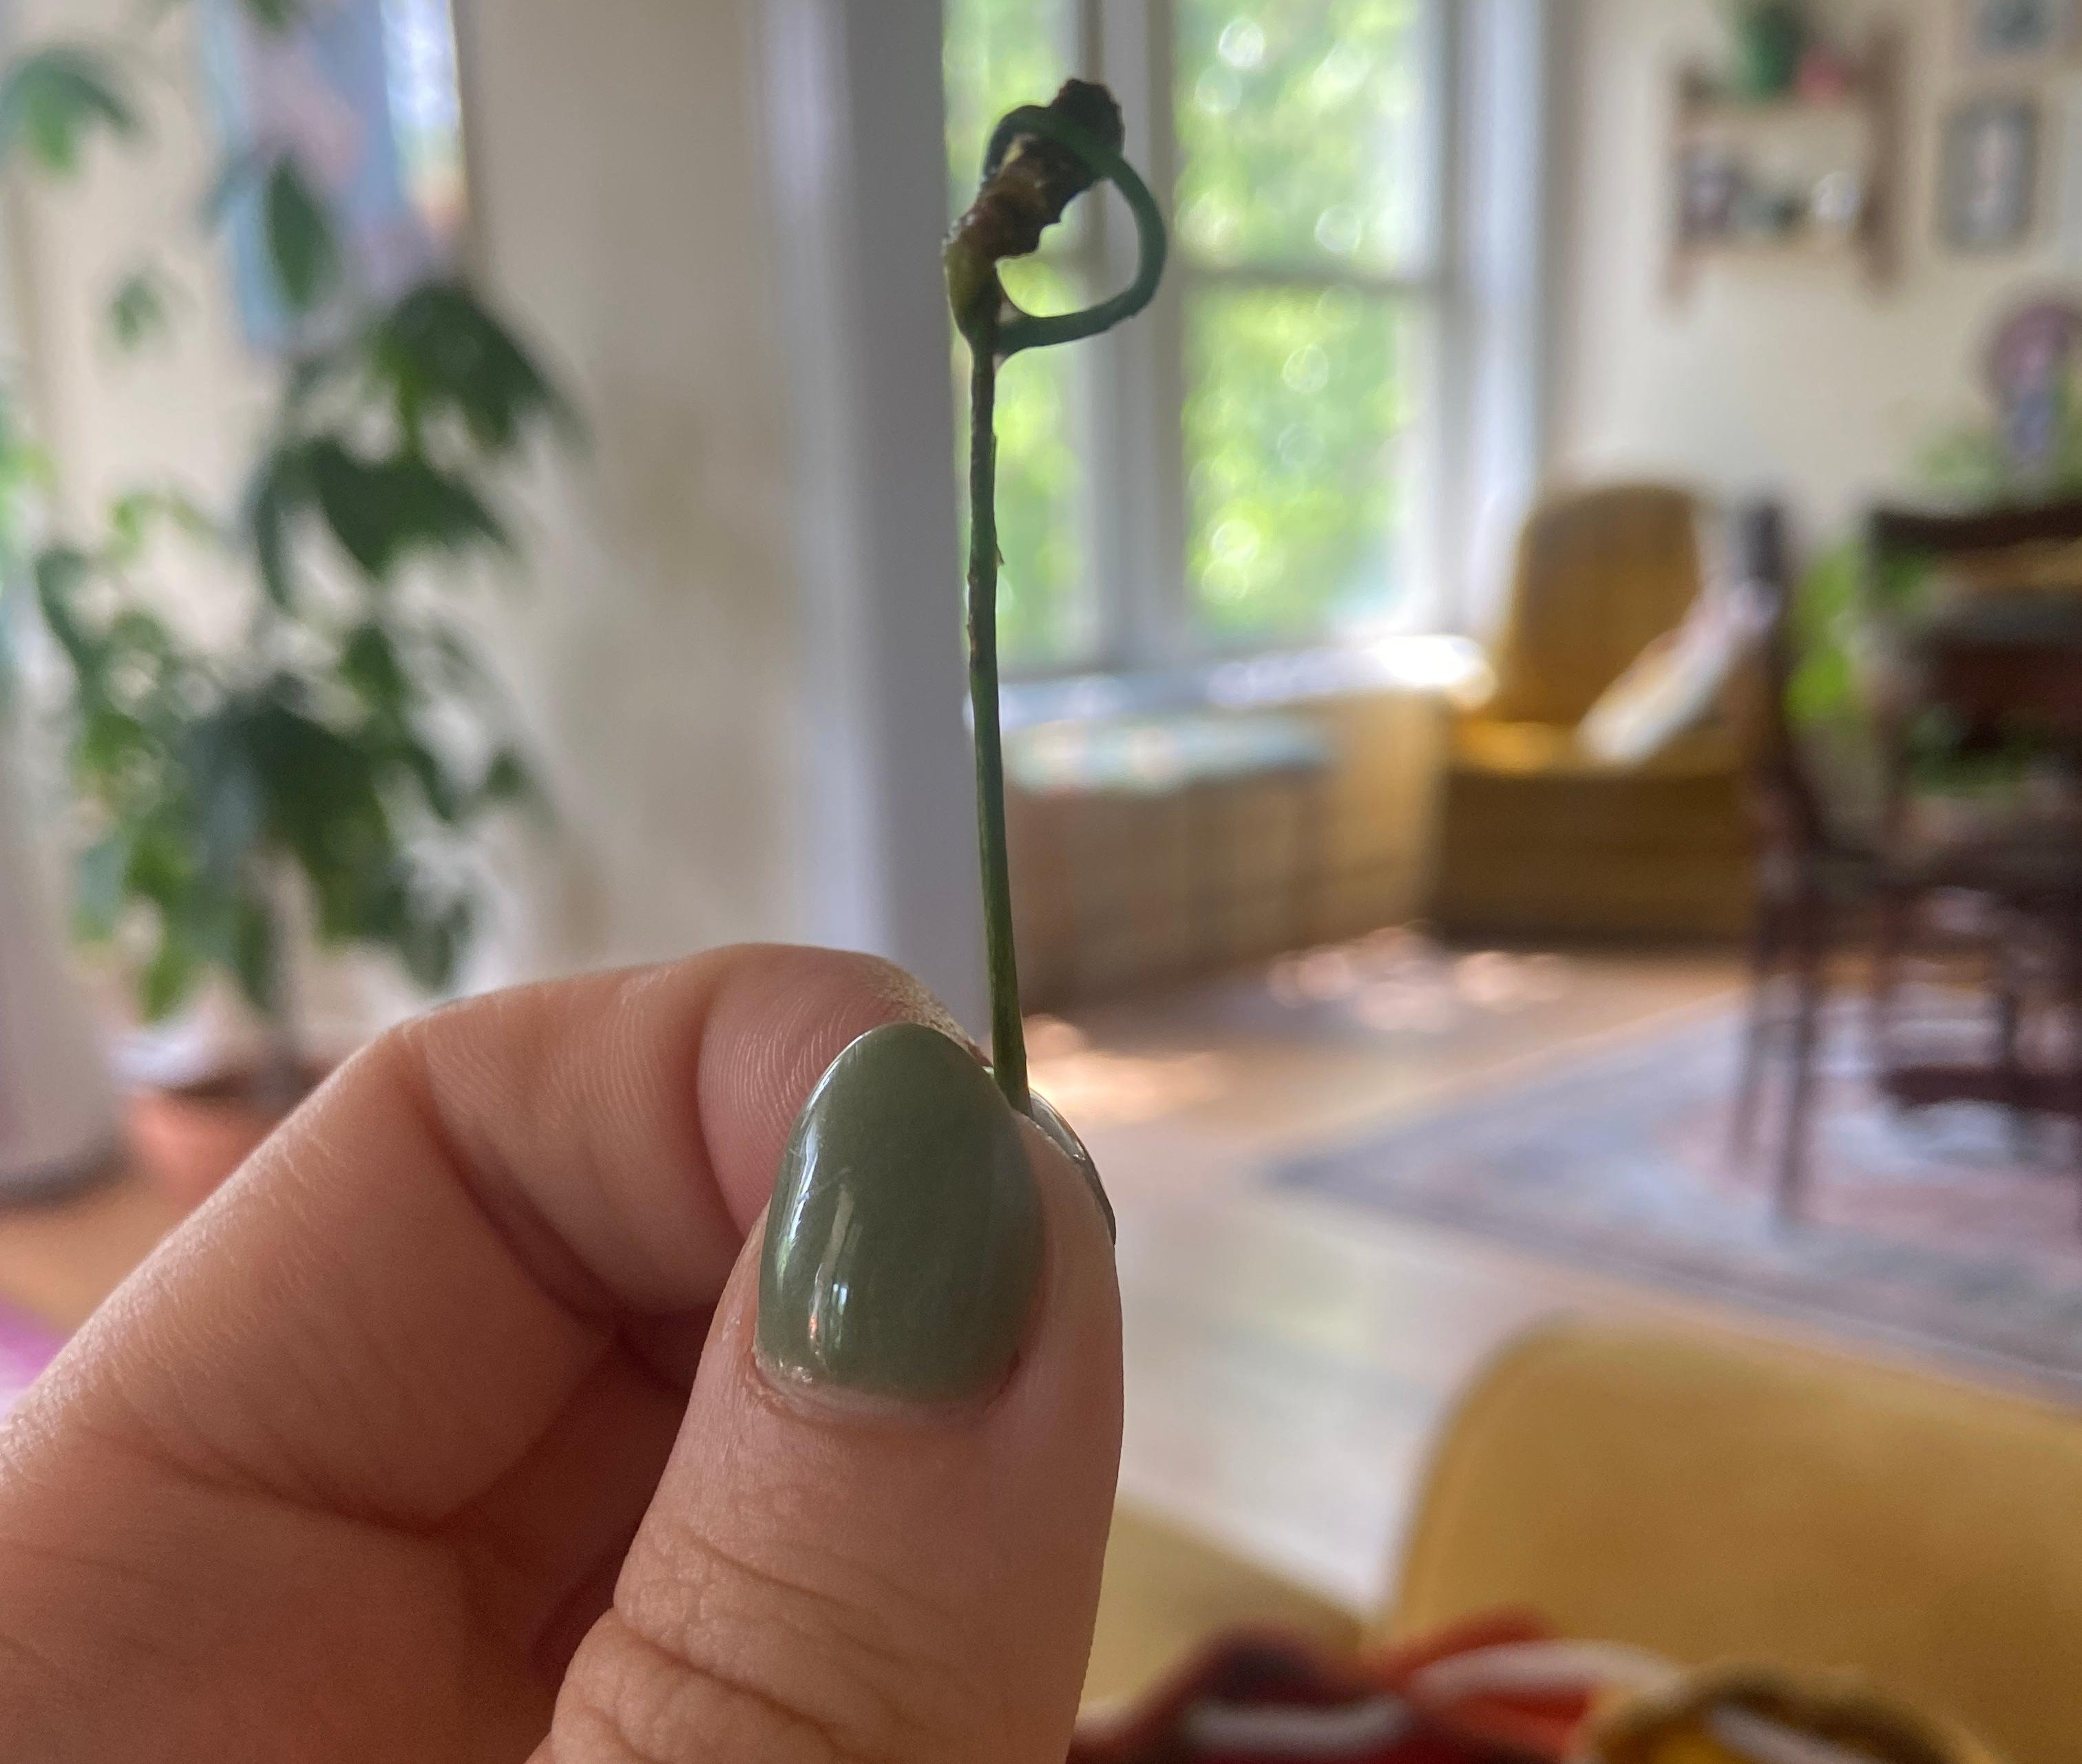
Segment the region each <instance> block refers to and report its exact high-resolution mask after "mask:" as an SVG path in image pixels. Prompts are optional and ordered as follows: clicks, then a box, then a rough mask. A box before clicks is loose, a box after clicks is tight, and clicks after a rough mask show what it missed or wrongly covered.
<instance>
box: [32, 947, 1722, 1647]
mask: <svg viewBox="0 0 2082 1764" xmlns="http://www.w3.org/2000/svg"><path fill="white" fill-rule="evenodd" d="M1736 984H1737V976H1736V973H1735V970H1734V966H1733V964H1731V963H1730V962H1728V961H1725V960H1714V959H1709V958H1699V957H1692V958H1685V957H1669V956H1663V957H1640V958H1621V957H1570V958H1566V959H1564V958H1556V957H1525V956H1511V957H1505V956H1462V957H1457V958H1449V957H1446V956H1440V955H1439V954H1437V953H1436V952H1431V951H1430V950H1428V949H1427V948H1426V947H1424V946H1422V945H1421V944H1418V943H1415V942H1414V940H1408V939H1393V938H1385V939H1379V940H1376V943H1374V944H1373V945H1372V946H1371V947H1365V948H1360V949H1357V950H1347V951H1333V952H1323V953H1321V954H1318V955H1317V956H1313V957H1310V958H1308V959H1307V960H1303V961H1298V962H1297V961H1288V962H1286V963H1283V964H1279V965H1278V966H1277V967H1276V968H1275V969H1271V970H1268V971H1265V972H1261V973H1252V974H1248V975H1243V976H1239V977H1235V978H1233V979H1230V980H1227V981H1220V982H1216V983H1212V984H1208V985H1202V986H1199V987H1196V988H1194V989H1191V990H1184V991H1180V992H1177V993H1174V994H1169V995H1166V996H1164V997H1161V998H1144V999H1139V1000H1136V1001H1134V1002H1128V1003H1125V1004H1122V1005H1119V1006H1113V1007H1109V1008H1106V1009H1102V1010H1094V1011H1089V1012H1088V1013H1085V1014H1083V1015H1081V1016H1080V1017H1079V1018H1078V1019H1077V1021H1076V1022H1075V1023H1064V1022H1059V1021H1042V1022H1039V1023H1036V1024H1035V1028H1034V1052H1035V1082H1036V1084H1037V1086H1038V1087H1039V1088H1040V1089H1042V1090H1043V1091H1045V1092H1047V1094H1048V1095H1051V1096H1052V1098H1053V1099H1055V1100H1056V1102H1057V1103H1058V1104H1060V1106H1061V1107H1063V1108H1064V1111H1065V1112H1066V1113H1068V1115H1069V1116H1071V1118H1072V1119H1073V1120H1076V1121H1077V1124H1078V1125H1079V1126H1080V1128H1081V1129H1082V1130H1083V1132H1084V1133H1085V1137H1087V1139H1088V1141H1089V1143H1090V1145H1091V1146H1092V1149H1093V1150H1094V1154H1095V1155H1096V1156H1097V1158H1098V1161H1099V1163H1100V1167H1101V1168H1102V1171H1104V1172H1105V1175H1106V1180H1107V1183H1108V1185H1109V1187H1110V1188H1111V1192H1112V1195H1113V1197H1114V1200H1115V1204H1116V1205H1117V1207H1118V1209H1119V1214H1120V1222H1121V1240H1120V1267H1121V1281H1122V1289H1123V1299H1124V1302H1125V1306H1126V1312H1127V1379H1128V1393H1127V1394H1128V1407H1127V1441H1126V1450H1125V1454H1124V1458H1123V1466H1122V1491H1123V1497H1124V1498H1125V1499H1127V1500H1130V1501H1132V1502H1135V1503H1137V1504H1141V1505H1144V1506H1145V1507H1148V1508H1152V1509H1157V1510H1158V1511H1160V1512H1161V1513H1164V1514H1165V1515H1168V1516H1169V1517H1172V1518H1174V1519H1175V1520H1178V1521H1182V1522H1184V1523H1185V1524H1186V1525H1187V1526H1190V1527H1191V1528H1193V1529H1195V1530H1199V1531H1201V1532H1203V1533H1204V1534H1207V1535H1209V1536H1211V1537H1212V1538H1215V1539H1216V1540H1218V1541H1220V1542H1223V1543H1224V1544H1226V1545H1228V1546H1229V1547H1231V1548H1233V1549H1234V1550H1236V1551H1238V1552H1240V1553H1241V1554H1244V1555H1247V1556H1250V1557H1251V1558H1253V1559H1256V1560H1258V1561H1259V1562H1260V1563H1262V1564H1264V1565H1266V1566H1267V1567H1271V1568H1276V1569H1278V1570H1280V1571H1282V1572H1284V1573H1286V1574H1288V1575H1289V1576H1292V1577H1293V1578H1295V1579H1297V1580H1300V1581H1301V1582H1303V1583H1304V1584H1305V1585H1309V1586H1312V1587H1313V1588H1315V1589H1317V1590H1319V1591H1321V1592H1324V1593H1328V1594H1330V1595H1331V1596H1332V1597H1335V1598H1338V1599H1339V1600H1341V1601H1342V1602H1346V1603H1347V1604H1349V1605H1351V1606H1352V1607H1354V1608H1355V1609H1357V1610H1366V1609H1369V1608H1372V1607H1373V1606H1376V1605H1377V1604H1378V1603H1379V1602H1380V1600H1381V1599H1382V1597H1384V1593H1385V1592H1386V1590H1387V1589H1388V1586H1389V1582H1390V1579H1391V1576H1392V1575H1393V1564H1394V1559H1395V1554H1396V1547H1397V1538H1398V1534H1399V1528H1400V1526H1401V1524H1402V1522H1403V1521H1404V1517H1405V1515H1406V1513H1408V1511H1409V1510H1410V1500H1411V1497H1412V1495H1413V1492H1414V1488H1415V1487H1416V1483H1417V1481H1418V1477H1419V1476H1420V1475H1421V1472H1422V1465H1423V1461H1424V1454H1425V1452H1426V1450H1427V1445H1428V1443H1429V1441H1430V1439H1431V1435H1432V1433H1433V1431H1434V1429H1435V1426H1436V1424H1437V1423H1438V1421H1439V1417H1440V1416H1441V1414H1442V1413H1443V1411H1444V1409H1445V1407H1446V1405H1447V1404H1448V1403H1449V1402H1450V1401H1451V1400H1452V1396H1453V1395H1454V1393H1455V1392H1456V1391H1457V1390H1458V1389H1459V1388H1460V1386H1462V1385H1463V1384H1464V1383H1465V1381H1466V1380H1467V1379H1468V1378H1469V1375H1470V1374H1472V1373H1473V1371H1474V1370H1475V1369H1477V1367H1478V1366H1479V1365H1481V1362H1482V1361H1483V1360H1484V1359H1485V1358H1486V1357H1488V1356H1489V1355H1490V1354H1491V1353H1494V1351H1495V1350H1496V1348H1498V1346H1500V1345H1501V1344H1502V1343H1504V1342H1505V1341H1506V1340H1509V1339H1510V1338H1511V1337H1512V1336H1515V1335H1516V1334H1517V1333H1519V1331H1522V1330H1524V1329H1525V1328H1527V1327H1529V1326H1531V1325H1532V1324H1534V1323H1537V1322H1539V1321H1540V1320H1541V1319H1545V1318H1549V1317H1553V1316H1555V1315H1559V1314H1567V1313H1575V1314H1583V1313H1594V1314H1599V1315H1663V1316H1669V1315H1679V1316H1683V1317H1689V1318H1693V1319H1710V1320H1712V1321H1714V1322H1717V1323H1727V1322H1730V1321H1734V1322H1736V1323H1739V1324H1740V1325H1741V1326H1743V1327H1763V1326H1760V1325H1759V1324H1758V1323H1757V1322H1756V1320H1755V1319H1754V1318H1742V1319H1734V1318H1730V1316H1728V1315H1726V1314H1718V1313H1716V1312H1714V1311H1713V1310H1711V1309H1709V1307H1707V1306H1703V1305H1701V1304H1699V1303H1697V1302H1692V1301H1688V1300H1681V1299H1678V1298H1673V1297H1671V1296H1669V1295H1659V1294H1658V1293H1654V1292H1651V1291H1648V1290H1646V1289H1637V1288H1634V1287H1631V1286H1629V1285H1624V1284H1622V1283H1620V1282H1618V1281H1613V1280H1611V1279H1609V1278H1607V1277H1603V1276H1599V1275H1595V1274H1592V1273H1589V1272H1583V1271H1582V1270H1579V1269H1574V1268H1569V1267H1566V1266H1564V1265H1561V1264H1548V1263H1545V1262H1542V1261H1540V1260H1536V1259H1534V1258H1531V1257H1528V1256H1526V1255H1521V1254H1518V1253H1515V1252H1513V1251H1506V1250H1503V1249H1501V1248H1495V1247H1490V1246H1487V1245H1485V1244H1482V1243H1477V1242H1476V1241H1474V1240H1473V1239H1467V1238H1464V1237H1460V1236H1458V1235H1456V1234H1450V1233H1447V1232H1443V1231H1437V1230H1431V1229H1427V1228H1423V1227H1419V1226H1402V1225H1398V1224H1396V1223H1393V1222H1384V1221H1382V1220H1380V1219H1378V1218H1375V1217H1370V1216H1368V1215H1363V1214H1360V1213H1354V1212H1351V1211H1349V1210H1347V1209H1338V1208H1335V1207H1333V1206H1330V1205H1327V1204H1325V1203H1323V1202H1321V1201H1313V1200H1309V1199H1307V1198H1304V1197H1300V1196H1292V1195H1286V1194H1282V1193H1280V1192H1276V1191H1273V1190H1271V1189H1269V1188H1267V1187H1266V1185H1265V1184H1264V1183H1263V1182H1262V1172H1263V1171H1264V1170H1265V1168H1266V1166H1267V1164H1268V1163H1270V1162H1271V1161H1272V1160H1274V1159H1275V1158H1277V1157H1278V1156H1279V1154H1281V1153H1282V1152H1283V1151H1284V1150H1288V1149H1290V1148H1292V1149H1300V1148H1304V1147H1307V1146H1313V1145H1317V1144H1320V1143H1321V1142H1323V1141H1324V1140H1325V1139H1326V1138H1329V1137H1334V1136H1335V1135H1337V1134H1339V1133H1345V1132H1350V1131H1353V1130H1355V1129H1359V1127H1361V1126H1363V1125H1366V1124H1368V1123H1372V1122H1376V1121H1379V1120H1384V1119H1385V1118H1387V1117H1389V1116H1393V1115H1394V1114H1396V1113H1397V1112H1401V1111H1406V1110H1414V1109H1421V1108H1427V1107H1431V1106H1434V1105H1435V1104H1439V1103H1440V1102H1442V1101H1443V1100H1445V1099H1448V1098H1451V1097H1453V1096H1455V1095H1463V1094H1466V1093H1469V1092H1472V1091H1480V1090H1481V1089H1483V1088H1485V1087H1490V1086H1494V1085H1498V1084H1499V1083H1501V1082H1505V1081H1507V1079H1509V1078H1511V1076H1512V1075H1513V1074H1516V1073H1519V1072H1524V1071H1528V1070H1533V1069H1535V1068H1536V1067H1537V1066H1539V1065H1540V1064H1541V1063H1543V1062H1545V1061H1551V1060H1553V1059H1556V1058H1557V1057H1567V1056H1569V1055H1570V1054H1571V1053H1577V1052H1580V1051H1581V1050H1582V1049H1583V1047H1584V1046H1585V1044H1587V1043H1591V1042H1593V1041H1595V1040H1597V1039H1598V1038H1600V1037H1604V1036H1616V1035H1625V1034H1630V1033H1633V1032H1637V1031H1638V1030H1639V1028H1641V1027H1642V1025H1644V1024H1649V1023H1654V1021H1655V1020H1657V1019H1659V1018H1665V1017H1667V1018H1670V1019H1673V1020H1674V1019H1681V1018H1682V1017H1684V1016H1685V1015H1689V1014H1691V1013H1694V1012H1696V1011H1701V1010H1702V1009H1707V1008H1711V1007H1712V1005H1713V1002H1714V1001H1716V1000H1717V999H1720V998H1724V997H1725V996H1726V994H1728V993H1729V992H1730V990H1733V989H1734V986H1735V985H1736ZM176 1217H177V1212H176V1209H175V1207H174V1206H173V1205H172V1204H171V1202H170V1201H166V1199H164V1198H163V1197H162V1196H159V1195H158V1194H157V1193H156V1192H154V1190H153V1189H152V1188H150V1186H149V1185H147V1184H144V1183H142V1182H141V1181H139V1180H136V1179H134V1178H129V1179H125V1180H120V1181H118V1182H116V1183H114V1184H111V1185H109V1186H107V1187H106V1188H103V1189H101V1190H99V1192H95V1194H92V1195H91V1196H87V1197H86V1198H85V1199H84V1200H82V1201H76V1202H74V1203H71V1204H70V1205H67V1206H65V1207H61V1208H57V1209H30V1210H17V1211H14V1212H11V1213H0V1296H4V1297H6V1298H8V1299H11V1300H12V1301H14V1302H17V1303H20V1304H24V1305H27V1306H29V1307H30V1308H31V1309H32V1310H36V1311H38V1312H40V1314H42V1315H44V1316H46V1317H48V1319H51V1320H52V1321H53V1322H55V1323H59V1324H61V1325H63V1326H65V1327H70V1326H72V1325H74V1324H76V1323H78V1322H79V1321H80V1320H81V1319H82V1318H83V1317H84V1316H85V1315H86V1313H87V1312H88V1311H89V1310H91V1308H92V1307H93V1306H94V1305H95V1304H96V1303H97V1302H99V1300H100V1298H102V1297H103V1296H104V1295H105V1294H106V1293H107V1292H108V1291H109V1290H110V1289H112V1287H113V1286H114V1285H115V1284H116V1282H117V1281H120V1279H121V1278H122V1277H123V1276H124V1273H125V1272H127V1271H128V1270H129V1268H131V1267H132V1266H133V1265H134V1264H136V1263H137V1261H138V1260H140V1259H141V1257H142V1256H143V1255H145V1253H146V1251H149V1250H150V1247H151V1246H152V1245H153V1243H155V1242H156V1241H157V1240H158V1238H159V1236H160V1235H161V1234H162V1233H164V1232H165V1231H166V1230H168V1229H170V1228H171V1226H172V1225H173V1224H174V1223H175V1221H176Z"/></svg>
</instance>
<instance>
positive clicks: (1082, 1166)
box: [1034, 1091, 1120, 1243]
mask: <svg viewBox="0 0 2082 1764" xmlns="http://www.w3.org/2000/svg"><path fill="white" fill-rule="evenodd" d="M1034 1125H1035V1126H1036V1127H1038V1128H1039V1129H1041V1131H1042V1132H1043V1133H1046V1134H1047V1136H1048V1137H1049V1139H1050V1140H1051V1141H1052V1142H1053V1143H1054V1144H1055V1146H1056V1149H1057V1150H1060V1152H1061V1153H1062V1154H1063V1155H1064V1157H1066V1158H1068V1159H1069V1160H1070V1162H1071V1163H1073V1164H1075V1165H1076V1166H1077V1174H1078V1175H1081V1176H1082V1177H1083V1178H1084V1179H1085V1187H1086V1188H1089V1189H1090V1190H1091V1191H1092V1198H1093V1200H1094V1201H1097V1202H1098V1208H1099V1212H1100V1213H1101V1215H1102V1217H1104V1218H1105V1220H1106V1236H1107V1237H1108V1238H1109V1239H1111V1240H1112V1241H1113V1242H1114V1243H1119V1241H1120V1225H1119V1221H1117V1220H1116V1219H1115V1217H1114V1216H1113V1202H1112V1201H1111V1199H1110V1198H1108V1196H1107V1194H1106V1184H1104V1183H1103V1182H1102V1181H1100V1180H1099V1167H1098V1163H1096V1162H1094V1159H1093V1157H1092V1154H1090V1153H1089V1151H1087V1150H1085V1142H1084V1141H1082V1140H1081V1139H1080V1138H1078V1137H1077V1129H1076V1128H1074V1127H1073V1126H1072V1125H1070V1124H1069V1123H1068V1121H1066V1120H1064V1119H1063V1117H1062V1116H1060V1115H1059V1114H1057V1113H1056V1105H1055V1104H1053V1103H1052V1102H1050V1101H1049V1100H1048V1099H1047V1097H1045V1096H1043V1095H1041V1094H1040V1093H1039V1092H1038V1091H1037V1092H1035V1096H1034Z"/></svg>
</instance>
